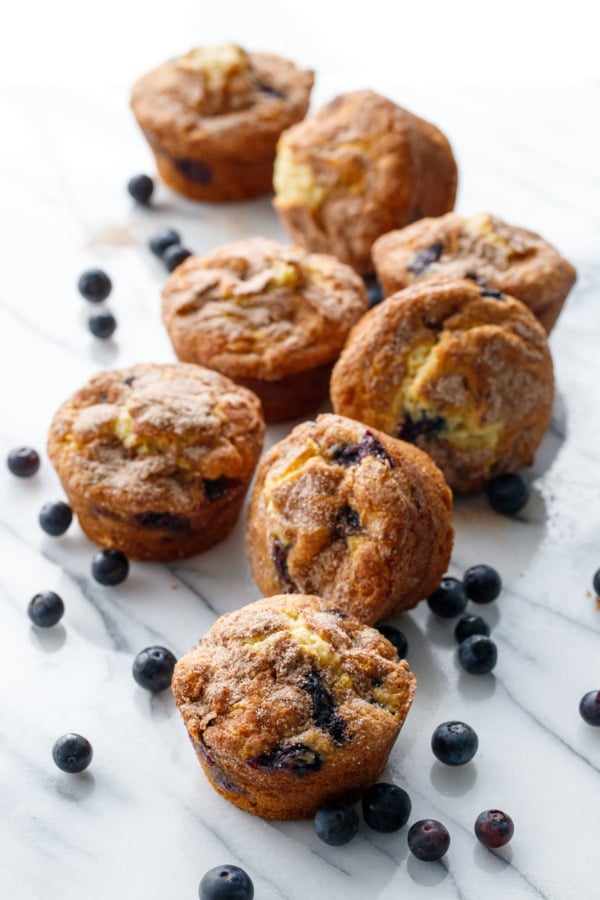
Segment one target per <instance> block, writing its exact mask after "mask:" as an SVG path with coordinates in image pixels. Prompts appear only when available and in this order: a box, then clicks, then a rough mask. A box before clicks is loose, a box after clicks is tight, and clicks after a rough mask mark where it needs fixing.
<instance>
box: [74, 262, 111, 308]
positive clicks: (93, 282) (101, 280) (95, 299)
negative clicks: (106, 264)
mask: <svg viewBox="0 0 600 900" xmlns="http://www.w3.org/2000/svg"><path fill="white" fill-rule="evenodd" d="M77 287H78V288H79V293H80V294H81V296H82V297H85V299H86V300H89V301H90V303H102V301H103V300H106V298H107V297H108V295H109V294H110V292H111V290H112V282H111V280H110V278H109V277H108V275H107V274H106V272H104V271H103V270H102V269H88V270H87V272H83V273H82V274H81V275H80V276H79V281H78V282H77Z"/></svg>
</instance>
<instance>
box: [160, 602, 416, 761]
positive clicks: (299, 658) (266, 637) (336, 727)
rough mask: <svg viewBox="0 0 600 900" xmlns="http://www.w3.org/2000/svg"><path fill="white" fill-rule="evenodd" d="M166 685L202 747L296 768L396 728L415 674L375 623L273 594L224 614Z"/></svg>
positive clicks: (323, 604)
mask: <svg viewBox="0 0 600 900" xmlns="http://www.w3.org/2000/svg"><path fill="white" fill-rule="evenodd" d="M172 687H173V693H174V695H175V699H176V701H177V704H178V706H179V707H180V709H181V712H182V714H183V716H184V718H185V720H186V725H187V727H188V730H189V732H190V736H191V738H192V740H193V741H194V744H195V745H196V749H197V750H199V752H202V750H203V748H208V749H209V750H212V749H216V750H218V751H221V757H220V760H221V762H222V763H223V762H225V761H227V760H226V757H230V759H229V761H230V762H234V761H237V762H239V761H242V762H243V763H244V764H246V765H247V766H248V767H249V768H250V769H254V770H258V771H268V770H275V771H279V772H288V773H290V774H293V775H296V776H298V775H308V774H310V773H311V772H316V771H318V770H319V769H320V768H321V766H322V764H323V763H325V762H326V761H327V760H328V758H330V757H331V756H332V754H335V751H336V748H337V747H344V746H348V748H349V749H350V748H352V746H353V744H354V745H357V746H358V745H360V744H361V743H362V746H363V747H364V748H365V750H366V747H365V744H367V745H368V737H369V733H370V732H371V731H372V732H373V733H378V732H379V731H381V730H391V731H392V732H393V731H394V730H396V729H398V728H399V726H400V725H401V724H402V722H403V721H404V718H405V716H406V714H407V712H408V710H409V708H410V705H411V703H412V699H413V695H414V691H415V678H414V675H413V674H412V673H411V672H410V670H409V667H408V663H407V662H406V661H405V660H399V659H398V655H397V653H396V650H395V649H394V647H393V646H392V645H391V644H390V643H389V641H387V640H386V639H385V638H384V637H383V636H382V635H381V634H380V633H379V632H378V631H375V630H374V629H372V628H369V627H367V626H365V625H362V624H361V623H360V622H359V621H358V620H357V619H355V618H354V617H349V616H346V615H345V614H344V613H341V611H340V610H338V609H337V608H336V607H335V606H333V605H331V604H328V603H326V602H325V601H324V600H321V599H320V598H319V597H315V596H304V595H293V596H292V595H279V596H274V597H270V598H268V599H266V600H259V601H257V602H256V603H251V604H249V605H248V606H244V607H243V608H242V609H239V610H237V611H236V612H232V613H228V614H226V615H224V616H221V618H220V619H218V620H217V622H215V624H214V625H213V626H212V628H211V629H210V630H209V631H208V632H207V634H206V635H205V636H204V637H203V638H202V640H201V641H200V644H199V645H198V646H197V647H195V648H194V649H193V650H191V651H190V653H188V654H187V655H186V656H184V657H183V658H182V659H180V660H179V662H178V663H177V666H176V667H175V673H174V676H173V685H172ZM367 752H368V751H367Z"/></svg>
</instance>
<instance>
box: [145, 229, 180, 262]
mask: <svg viewBox="0 0 600 900" xmlns="http://www.w3.org/2000/svg"><path fill="white" fill-rule="evenodd" d="M174 244H181V235H180V234H179V232H178V231H175V229H174V228H168V229H167V230H166V231H163V232H161V233H160V234H155V235H154V237H151V238H150V240H149V242H148V246H149V247H150V249H151V250H152V252H153V253H154V255H155V256H158V258H159V259H162V258H163V256H164V254H165V251H166V250H168V248H169V247H172V246H173V245H174Z"/></svg>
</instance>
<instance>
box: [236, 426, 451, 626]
mask: <svg viewBox="0 0 600 900" xmlns="http://www.w3.org/2000/svg"><path fill="white" fill-rule="evenodd" d="M451 515H452V495H451V493H450V490H449V489H448V487H447V485H446V483H445V481H444V478H443V476H442V474H441V472H440V471H439V469H438V468H437V466H435V465H434V463H433V462H432V461H431V459H430V458H429V457H428V456H427V455H426V454H425V453H423V452H422V451H421V450H418V449H417V448H416V447H412V446H411V445H410V444H406V443H404V442H402V441H398V440H396V439H395V438H391V437H389V436H388V435H385V434H382V433H381V432H379V431H375V430H374V429H369V428H368V427H367V426H366V425H363V424H362V423H360V422H355V421H352V420H351V419H345V418H342V417H341V416H334V415H322V416H319V418H318V419H317V421H316V422H305V423H304V424H302V425H299V426H298V427H297V428H295V429H294V431H293V432H292V433H291V434H290V435H289V436H288V437H286V438H284V440H282V441H280V442H279V443H278V444H276V445H275V446H273V447H271V449H270V450H269V451H268V452H267V453H266V454H265V455H264V456H263V458H262V460H261V461H260V463H259V468H258V471H257V476H256V482H255V485H254V488H253V492H252V497H251V501H250V509H249V513H248V528H247V542H246V543H247V551H248V557H249V559H250V566H251V569H252V574H253V576H254V580H255V581H256V583H257V585H258V586H259V588H260V589H261V591H262V592H263V593H264V594H265V595H266V596H268V595H269V594H278V593H281V591H288V592H290V593H294V592H297V593H306V594H309V593H313V594H318V595H319V596H321V597H324V598H325V599H327V600H330V601H331V602H333V603H335V604H336V605H337V606H339V607H340V608H341V609H343V610H344V611H345V612H347V613H352V614H353V615H355V616H356V617H357V618H359V619H360V620H361V621H362V622H367V623H368V624H372V623H373V622H377V621H379V620H380V619H384V618H385V617H386V616H388V615H391V614H392V613H394V612H399V611H401V610H405V609H410V608H411V607H413V606H415V605H416V604H417V603H418V602H419V600H422V599H423V598H424V597H427V596H428V595H429V594H430V593H431V592H432V591H434V590H435V589H436V587H437V586H438V584H439V582H440V578H441V577H442V575H443V574H444V572H445V571H446V569H447V567H448V562H449V560H450V553H451V551H452V539H453V531H452V524H451Z"/></svg>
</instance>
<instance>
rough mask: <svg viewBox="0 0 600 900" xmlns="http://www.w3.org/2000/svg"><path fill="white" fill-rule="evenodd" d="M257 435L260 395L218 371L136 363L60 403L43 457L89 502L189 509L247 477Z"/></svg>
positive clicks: (133, 508)
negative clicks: (47, 457) (109, 500)
mask: <svg viewBox="0 0 600 900" xmlns="http://www.w3.org/2000/svg"><path fill="white" fill-rule="evenodd" d="M263 434H264V423H263V421H262V415H261V410H260V402H259V400H258V398H257V397H256V396H255V395H254V394H253V393H252V392H251V391H248V390H246V389H245V388H242V387H238V386H237V385H235V384H234V383H233V382H232V381H230V380H229V379H228V378H225V377H224V376H223V375H220V374H218V373H217V372H213V371H210V370H208V369H202V368H200V367H199V366H192V365H185V364H181V363H180V364H176V365H158V364H139V365H134V366H130V367H128V368H126V369H121V370H112V371H105V372H100V373H98V374H97V375H95V376H94V377H93V378H91V379H90V381H88V383H87V384H86V385H85V386H84V387H82V388H81V389H80V390H79V391H77V392H76V393H75V394H74V395H73V396H72V397H71V398H70V399H69V400H67V401H66V402H65V403H63V405H62V406H61V407H60V408H59V410H58V411H57V413H56V415H55V416H54V419H53V420H52V425H51V427H50V433H49V437H48V453H49V456H50V459H51V461H52V463H53V465H54V467H55V468H56V470H57V472H58V474H59V477H60V478H61V480H63V482H65V481H66V482H68V484H69V486H70V487H71V488H72V489H77V487H79V488H80V490H81V491H83V492H84V494H85V496H86V497H88V498H89V499H90V500H91V501H92V502H98V503H99V504H101V503H102V502H103V501H104V500H105V499H106V498H107V497H108V498H113V500H114V499H115V498H116V499H118V501H119V504H120V505H123V506H124V507H125V508H129V509H130V511H131V512H132V513H135V512H139V511H144V510H146V509H148V507H149V506H150V507H156V508H157V509H162V508H167V509H170V510H172V511H177V512H179V511H181V512H183V511H188V512H189V511H193V510H194V508H195V507H197V505H198V504H199V503H200V504H204V503H207V502H211V500H215V499H217V498H218V497H220V496H222V495H223V494H224V493H225V492H226V491H227V490H228V488H229V487H230V486H233V485H235V484H237V483H238V482H241V481H244V480H247V479H249V478H250V477H251V475H252V472H253V470H254V466H255V464H256V460H257V458H258V455H259V453H260V449H261V446H262V439H263Z"/></svg>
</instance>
